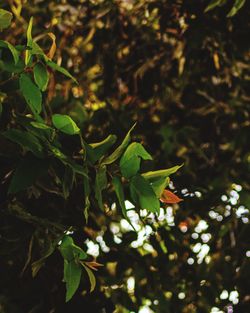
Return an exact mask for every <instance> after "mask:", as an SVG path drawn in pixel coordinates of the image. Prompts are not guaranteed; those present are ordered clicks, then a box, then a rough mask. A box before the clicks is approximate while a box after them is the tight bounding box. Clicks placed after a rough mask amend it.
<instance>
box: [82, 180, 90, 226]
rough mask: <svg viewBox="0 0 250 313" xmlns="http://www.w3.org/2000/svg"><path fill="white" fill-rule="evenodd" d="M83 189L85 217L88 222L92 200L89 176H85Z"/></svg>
mask: <svg viewBox="0 0 250 313" xmlns="http://www.w3.org/2000/svg"><path fill="white" fill-rule="evenodd" d="M83 189H84V200H85V203H84V204H85V207H84V217H85V220H86V223H88V217H89V207H90V201H89V195H90V185H89V178H88V177H83Z"/></svg>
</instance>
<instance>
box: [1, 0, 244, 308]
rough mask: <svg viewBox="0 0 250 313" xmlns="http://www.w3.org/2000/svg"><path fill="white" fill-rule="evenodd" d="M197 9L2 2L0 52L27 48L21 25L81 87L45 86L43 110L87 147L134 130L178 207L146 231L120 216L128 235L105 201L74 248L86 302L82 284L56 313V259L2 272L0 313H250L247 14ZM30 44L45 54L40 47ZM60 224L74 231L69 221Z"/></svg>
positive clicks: (195, 5) (134, 217)
mask: <svg viewBox="0 0 250 313" xmlns="http://www.w3.org/2000/svg"><path fill="white" fill-rule="evenodd" d="M215 2H216V1H215ZM218 2H222V1H218ZM208 3H209V1H206V0H200V1H197V0H188V1H184V0H176V1H167V0H162V1H157V0H89V1H87V0H86V1H85V0H78V1H77V0H75V1H74V0H51V1H47V0H30V1H28V0H27V1H25V0H24V1H21V0H9V1H7V0H6V1H0V4H1V7H2V8H4V9H6V10H10V11H12V12H13V14H14V22H13V24H12V27H11V28H10V29H9V30H5V31H4V32H3V33H2V34H1V36H3V37H4V39H5V40H8V41H10V42H12V43H13V44H17V43H20V44H23V43H25V31H26V28H27V24H28V21H29V19H30V17H31V16H33V17H34V28H33V37H34V38H37V39H39V35H41V34H43V33H45V32H52V33H53V34H54V35H55V36H56V44H57V49H56V53H55V57H54V60H55V62H57V63H58V64H60V65H62V66H64V67H66V68H67V69H68V70H69V72H70V73H72V75H74V76H75V77H76V78H77V80H78V81H79V85H76V84H74V83H73V82H72V81H70V80H69V79H67V78H65V77H64V76H62V75H60V74H56V75H55V74H53V73H51V74H50V75H51V81H50V85H49V90H48V94H47V97H48V101H49V105H50V106H51V108H52V110H53V112H60V113H63V114H64V113H65V114H69V115H70V116H71V117H72V118H73V119H74V120H75V121H76V122H77V124H78V125H79V126H80V127H81V129H82V132H83V135H84V137H85V139H86V141H87V142H93V141H99V140H102V139H103V138H105V137H106V136H107V135H108V134H110V133H114V134H116V135H117V136H118V137H119V138H120V139H122V138H123V137H124V135H125V134H126V132H127V131H128V129H129V128H130V127H131V125H132V124H133V123H134V122H137V126H136V129H135V131H134V133H133V136H134V137H133V138H134V139H135V140H138V141H141V142H142V143H143V144H144V145H145V147H146V149H147V150H148V151H149V152H150V153H151V154H152V155H153V156H154V162H152V164H151V165H150V166H151V168H152V169H153V168H166V167H171V166H174V165H176V164H181V163H184V166H183V167H182V168H181V169H180V170H179V172H178V173H177V174H176V175H174V177H173V180H172V182H171V185H170V187H171V190H172V191H177V194H178V196H180V197H181V198H183V199H184V201H183V202H181V203H180V204H179V205H177V204H175V205H171V206H169V207H168V206H167V207H166V208H165V209H161V213H160V215H159V217H158V218H157V219H155V218H154V217H150V216H149V217H148V218H147V219H143V220H141V219H140V218H139V216H138V214H137V213H136V212H134V211H133V210H132V211H131V213H130V215H129V216H130V219H131V222H132V223H133V225H134V227H135V228H136V230H137V231H138V233H135V232H134V231H132V228H131V226H130V225H129V224H128V222H127V221H126V220H124V219H121V217H119V216H117V215H116V214H113V213H112V206H111V204H112V202H113V201H114V200H113V199H112V196H109V195H107V202H108V203H109V204H110V206H111V208H110V210H109V211H108V212H107V213H105V214H99V215H98V216H97V215H96V214H94V212H93V213H91V212H90V221H89V224H88V225H87V226H85V227H83V228H82V230H81V232H82V233H81V234H76V236H79V238H82V236H83V238H84V245H85V248H86V249H87V251H88V253H89V254H91V255H93V256H94V257H98V261H100V262H101V263H103V264H104V265H105V266H104V267H103V268H101V269H100V270H99V271H98V273H97V275H96V276H97V280H98V282H97V288H96V290H95V291H94V292H93V293H91V294H88V293H87V292H86V290H87V288H88V281H87V280H86V286H82V288H80V290H79V291H78V292H77V294H76V295H75V296H74V298H73V299H72V300H71V301H70V302H69V303H67V304H65V303H64V293H65V289H64V288H65V287H64V285H63V283H62V282H61V279H62V277H61V273H62V266H63V265H62V264H61V262H62V261H61V259H60V255H59V254H57V253H55V254H53V255H52V256H50V257H49V258H48V260H47V261H46V266H45V267H44V268H43V269H41V271H40V272H39V275H38V276H37V278H35V279H32V278H31V275H30V274H29V273H28V274H26V275H25V276H24V277H22V278H17V277H18V275H17V272H18V270H20V269H14V270H13V272H11V274H10V273H8V275H6V273H4V272H3V271H2V270H1V269H0V274H1V287H0V291H1V292H0V293H1V297H0V303H1V304H0V312H1V313H2V312H3V313H15V312H18V313H35V312H41V313H47V312H49V313H53V312H60V313H64V312H74V313H78V312H79V313H80V312H86V313H92V312H93V313H99V312H100V313H105V312H107V313H109V312H116V313H129V312H130V313H133V312H135V313H137V312H139V313H152V312H156V313H203V312H204V313H210V312H211V313H212V312H228V313H231V312H240V313H248V312H250V280H249V274H250V267H249V265H250V259H249V258H250V240H249V239H250V232H249V204H250V194H249V190H250V180H249V178H250V175H249V168H250V150H249V147H250V138H249V135H250V132H249V131H250V92H249V90H250V88H249V84H250V63H249V61H250V49H249V48H250V40H249V38H250V18H249V17H250V3H249V2H246V3H245V5H244V7H243V8H242V9H241V10H240V11H239V12H238V13H237V14H236V15H235V16H234V17H232V18H228V17H227V14H228V12H229V11H230V9H231V7H232V4H233V1H224V5H222V6H220V7H217V8H215V9H214V10H211V11H209V12H207V13H205V12H204V11H205V8H206V7H207V5H208ZM39 44H40V45H41V46H42V47H44V49H45V51H46V49H48V50H49V48H50V46H51V39H50V38H49V37H42V38H40V39H39ZM53 75H55V77H54V76H53ZM71 204H72V206H73V207H74V199H71ZM127 206H128V207H129V206H130V203H127ZM91 214H92V215H91ZM143 214H145V212H141V215H142V217H143ZM71 223H72V224H73V225H74V223H75V224H77V223H82V221H79V220H78V215H77V214H76V215H74V214H72V221H71ZM156 228H158V230H157V231H156ZM15 251H16V252H17V253H18V254H19V256H20V258H21V260H23V259H25V256H24V255H25V253H26V252H27V251H19V250H18V249H17V250H15ZM22 254H23V256H22ZM22 262H23V261H22ZM22 264H23V263H22ZM22 280H25V288H22ZM14 282H15V283H14Z"/></svg>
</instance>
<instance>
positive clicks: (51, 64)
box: [47, 60, 77, 83]
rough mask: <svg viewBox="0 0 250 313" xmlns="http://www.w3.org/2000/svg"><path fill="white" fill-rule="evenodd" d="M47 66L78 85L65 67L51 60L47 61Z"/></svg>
mask: <svg viewBox="0 0 250 313" xmlns="http://www.w3.org/2000/svg"><path fill="white" fill-rule="evenodd" d="M47 65H48V66H49V67H51V68H52V69H53V70H55V71H57V72H60V73H62V74H63V75H64V76H66V77H69V78H71V79H72V80H73V81H74V82H76V83H77V80H76V79H75V78H74V77H73V76H72V75H71V74H70V73H69V72H68V71H67V70H66V69H65V68H64V67H62V66H59V65H57V64H56V63H54V62H52V61H50V60H48V61H47Z"/></svg>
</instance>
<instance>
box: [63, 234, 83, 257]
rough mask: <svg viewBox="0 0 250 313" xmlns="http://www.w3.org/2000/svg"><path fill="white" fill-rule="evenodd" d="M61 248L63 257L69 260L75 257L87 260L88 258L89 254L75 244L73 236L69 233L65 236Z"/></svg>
mask: <svg viewBox="0 0 250 313" xmlns="http://www.w3.org/2000/svg"><path fill="white" fill-rule="evenodd" d="M59 250H60V252H61V254H62V257H63V258H64V259H65V260H67V261H72V260H73V259H76V260H85V259H86V258H87V254H86V253H85V252H84V251H83V250H82V249H81V248H80V247H79V246H77V245H75V244H74V241H73V239H72V237H70V236H68V235H65V236H64V237H63V239H62V242H61V244H60V246H59Z"/></svg>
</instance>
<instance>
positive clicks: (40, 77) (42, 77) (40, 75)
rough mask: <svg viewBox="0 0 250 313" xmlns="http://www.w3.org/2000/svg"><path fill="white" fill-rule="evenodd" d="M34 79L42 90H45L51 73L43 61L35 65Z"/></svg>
mask: <svg viewBox="0 0 250 313" xmlns="http://www.w3.org/2000/svg"><path fill="white" fill-rule="evenodd" d="M34 80H35V82H36V84H37V86H38V87H39V89H40V90H41V91H45V90H46V89H47V86H48V82H49V73H48V71H47V69H46V67H45V66H44V65H43V64H42V63H36V65H35V66H34Z"/></svg>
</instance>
